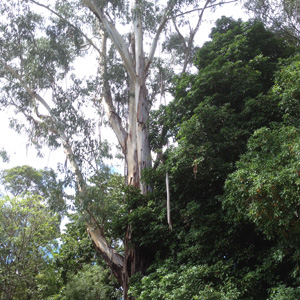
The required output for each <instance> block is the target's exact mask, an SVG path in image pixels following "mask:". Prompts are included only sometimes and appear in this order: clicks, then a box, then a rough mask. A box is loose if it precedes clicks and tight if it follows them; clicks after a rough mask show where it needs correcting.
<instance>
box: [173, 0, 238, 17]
mask: <svg viewBox="0 0 300 300" xmlns="http://www.w3.org/2000/svg"><path fill="white" fill-rule="evenodd" d="M208 2H210V1H208ZM235 2H238V0H231V1H228V2H219V3H216V4H212V5H210V6H207V7H206V8H195V9H192V10H188V11H185V12H183V13H180V14H178V15H176V16H173V17H174V18H178V17H181V16H184V15H186V14H190V13H192V12H195V11H200V10H204V9H208V8H213V7H216V6H221V5H224V4H230V3H235Z"/></svg>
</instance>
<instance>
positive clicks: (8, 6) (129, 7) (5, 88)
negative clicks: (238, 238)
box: [0, 0, 237, 297]
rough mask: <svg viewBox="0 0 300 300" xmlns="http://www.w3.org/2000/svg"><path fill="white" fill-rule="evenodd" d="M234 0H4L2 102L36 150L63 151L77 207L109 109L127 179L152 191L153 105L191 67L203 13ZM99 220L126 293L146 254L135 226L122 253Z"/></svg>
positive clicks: (93, 232)
mask: <svg viewBox="0 0 300 300" xmlns="http://www.w3.org/2000/svg"><path fill="white" fill-rule="evenodd" d="M236 1H237V0H228V1H225V0H203V1H193V0H169V1H166V2H164V3H161V2H159V1H145V0H132V1H126V0H123V1H121V0H112V1H100V0H82V1H78V0H70V1H63V0H57V1H55V3H54V1H53V3H52V4H49V3H50V2H49V1H35V0H26V1H9V2H4V3H1V4H0V12H1V14H2V16H3V17H2V21H1V24H0V54H1V58H0V78H1V91H2V92H1V100H0V101H1V106H2V107H3V108H7V107H8V106H12V107H13V108H14V110H15V112H16V113H21V114H22V115H23V119H22V122H21V121H20V119H18V120H17V121H16V120H12V121H11V124H12V126H14V127H15V128H16V130H18V131H20V132H21V131H25V132H26V133H27V134H28V136H29V138H30V141H31V142H32V143H33V144H34V145H36V146H37V147H38V148H39V147H40V146H41V145H42V144H46V145H48V146H49V147H51V148H57V147H59V146H62V147H63V149H64V151H65V154H66V156H67V158H68V161H69V164H70V166H71V168H72V170H73V174H74V178H75V181H76V187H77V191H78V197H77V198H78V199H79V200H78V201H79V202H81V203H82V202H87V201H88V200H89V199H88V197H87V194H88V193H87V188H88V181H87V178H88V177H89V176H92V175H95V174H99V166H100V165H101V164H100V163H99V161H100V156H101V150H100V148H101V147H100V141H99V139H98V138H96V128H97V123H98V122H99V119H100V117H101V113H102V107H104V109H105V112H106V118H107V121H108V123H109V124H110V126H111V128H112V129H113V131H114V133H115V135H116V137H117V139H118V143H119V145H120V148H121V151H122V154H123V156H124V158H125V163H126V166H127V172H126V177H127V184H129V185H132V186H134V187H135V188H137V189H140V192H141V193H142V194H146V193H147V192H148V191H149V189H151V187H149V186H147V185H146V184H145V183H143V182H142V180H141V176H142V172H143V170H144V169H145V168H149V167H151V148H150V144H149V129H148V121H149V111H150V108H151V105H152V103H153V102H154V100H155V98H156V96H157V94H158V93H159V92H161V93H163V91H164V90H166V89H167V83H168V80H170V79H171V78H172V76H173V75H174V72H175V71H174V69H175V67H179V69H178V72H179V73H180V72H186V71H187V70H188V68H189V65H190V62H191V60H192V56H193V52H194V49H195V47H194V39H195V35H196V33H197V32H198V30H199V28H200V25H201V21H202V19H203V16H204V13H205V12H206V11H207V10H213V9H215V8H216V7H217V6H219V5H223V4H226V3H231V2H236ZM157 48H160V50H161V51H160V55H159V57H155V53H156V52H157ZM78 57H85V58H86V59H87V58H89V59H94V60H95V64H96V65H97V66H98V73H97V76H96V77H93V78H92V77H90V78H88V79H85V80H84V79H82V78H79V77H78V76H77V75H78V74H77V75H74V74H73V73H74V72H73V73H72V68H73V66H74V62H76V58H78ZM98 184H100V185H101V182H100V183H98ZM85 207H86V208H87V210H88V207H89V205H88V204H87V205H85ZM89 215H91V214H89ZM95 220H96V218H95V217H94V216H92V217H91V218H90V219H88V218H87V225H88V232H89V234H90V236H91V237H92V239H93V241H94V243H95V245H96V247H97V249H98V250H99V252H100V253H101V255H102V257H103V258H104V259H105V261H106V262H107V264H108V265H109V267H110V268H111V270H112V272H113V273H114V275H115V276H116V278H117V279H118V281H119V283H120V284H121V285H123V287H124V293H125V297H127V295H126V291H127V287H128V278H129V277H130V276H131V275H132V274H134V273H136V272H138V271H141V272H143V271H144V270H145V267H146V266H145V264H144V257H143V255H142V253H138V250H137V249H128V242H129V241H130V237H131V235H132V232H131V229H130V226H128V229H127V233H126V234H125V233H124V236H125V237H124V241H125V243H124V244H125V254H124V255H121V254H119V253H118V252H117V251H115V250H114V249H113V248H112V247H111V245H110V244H109V242H108V240H107V239H106V238H105V235H104V234H103V232H102V231H101V230H100V226H99V225H98V222H96V221H95Z"/></svg>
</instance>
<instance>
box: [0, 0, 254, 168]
mask: <svg viewBox="0 0 300 300" xmlns="http://www.w3.org/2000/svg"><path fill="white" fill-rule="evenodd" d="M223 15H224V16H227V17H233V18H234V19H238V18H241V19H243V20H247V19H249V18H250V16H249V15H247V14H246V13H245V12H244V11H243V10H242V8H241V6H240V5H239V4H227V5H224V6H223V7H219V8H217V9H216V11H215V12H213V13H210V12H209V11H207V12H206V14H204V18H203V22H202V24H201V27H200V29H199V32H198V34H197V35H196V38H195V42H196V44H197V45H198V46H201V45H202V44H203V43H204V42H205V41H208V40H209V33H210V30H211V28H212V27H213V25H214V23H215V21H216V20H217V19H218V18H220V17H221V16H223ZM158 51H160V47H158ZM75 70H76V72H78V73H80V75H81V77H89V76H90V75H95V74H96V72H97V64H95V59H94V58H93V57H89V56H85V57H81V58H78V59H77V61H76V63H75ZM66 85H67V82H66ZM11 117H15V114H14V111H13V110H8V109H6V110H2V111H0V128H1V130H0V150H1V149H4V150H6V151H7V153H8V155H9V157H10V162H9V163H3V162H2V160H1V159H0V169H4V168H11V167H14V166H20V165H30V166H32V167H34V168H38V169H42V168H45V167H48V168H54V169H55V168H56V166H57V164H58V163H62V164H64V162H65V154H64V152H63V150H62V149H57V150H55V151H52V150H51V149H48V148H47V149H43V151H42V152H43V154H44V156H43V157H37V151H36V150H35V148H34V147H33V146H30V145H29V144H28V141H27V138H26V136H23V135H19V134H17V133H16V132H15V131H14V130H13V129H11V128H10V127H9V119H10V118H11ZM101 137H102V139H107V140H108V141H109V143H112V144H113V145H116V144H117V140H116V138H115V136H114V133H113V132H112V130H111V129H110V128H105V129H103V128H101ZM116 170H118V171H120V172H121V170H122V167H120V166H119V167H118V168H117V169H116Z"/></svg>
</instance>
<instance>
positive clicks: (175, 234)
mask: <svg viewBox="0 0 300 300" xmlns="http://www.w3.org/2000/svg"><path fill="white" fill-rule="evenodd" d="M25 2H26V5H25V6H24V7H25V8H24V9H25V11H27V10H28V11H27V15H26V18H25V17H24V18H23V17H22V16H21V15H14V13H15V12H14V11H13V10H9V9H8V6H6V5H4V4H3V5H2V4H0V8H1V9H2V13H4V12H6V13H7V12H9V13H8V16H9V18H10V19H7V20H6V21H4V22H3V23H2V24H1V27H0V33H1V35H0V51H1V53H2V58H1V59H0V77H1V81H0V84H1V86H2V92H1V98H0V104H1V109H2V110H5V109H7V108H8V107H13V108H14V109H15V112H16V113H21V114H23V118H24V120H23V119H22V120H17V119H16V120H12V121H11V124H12V127H13V128H14V129H16V130H17V131H18V132H20V133H26V134H27V135H28V138H29V140H30V141H31V142H32V143H33V144H34V145H35V146H36V147H37V148H38V149H41V147H42V145H47V146H48V147H52V148H56V147H64V149H65V153H66V156H67V158H68V160H69V164H70V166H68V164H67V163H66V164H65V165H61V166H60V167H59V168H58V169H57V170H52V169H41V170H37V169H34V168H32V167H30V166H19V167H14V168H11V169H5V170H2V171H1V185H2V193H1V200H0V206H1V210H0V299H3V300H23V299H26V300H27V299H28V300H30V299H33V300H38V299H47V300H77V299H78V300H79V299H87V300H94V299H107V300H108V299H110V300H112V299H122V297H124V298H125V299H149V300H150V299H161V300H162V299H164V300H168V299H170V300H171V299H180V300H185V299H186V300H191V299H203V300H204V299H205V300H234V299H239V300H289V299H290V300H295V299H300V269H299V268H300V246H299V245H300V193H299V192H300V131H299V126H300V123H299V122H300V121H299V116H300V52H299V38H300V31H299V28H300V27H299V24H300V20H299V16H300V7H299V4H298V2H297V1H275V2H276V3H277V4H278V9H279V11H280V14H278V13H277V12H276V11H275V9H273V10H272V9H271V7H273V8H274V3H275V2H272V1H271V2H268V1H249V3H245V5H246V6H247V8H248V9H249V10H251V11H253V12H254V13H255V15H256V18H255V19H251V20H249V21H246V22H244V21H242V20H234V19H232V18H227V17H222V18H220V19H218V20H217V21H216V22H215V26H214V27H213V28H212V30H211V34H210V40H209V41H208V42H206V43H205V44H204V45H203V46H202V47H196V46H192V44H189V42H191V43H192V42H194V40H193V38H194V36H195V35H193V30H192V29H190V35H189V36H188V37H183V36H182V35H181V31H180V28H181V27H180V26H183V25H184V24H183V23H184V22H183V21H182V22H183V23H181V22H178V23H176V22H175V21H174V20H173V25H172V26H173V27H174V30H175V33H176V34H175V33H174V34H173V35H170V36H168V37H167V38H166V40H165V41H164V47H165V49H166V53H173V54H174V53H175V54H176V55H175V56H174V55H173V58H172V59H173V60H171V61H168V62H167V60H164V58H162V57H160V58H155V57H152V66H153V69H151V68H150V67H149V69H147V66H146V67H145V69H146V72H145V74H146V73H147V74H148V72H149V74H150V75H147V76H149V77H147V78H148V79H147V80H148V81H149V82H150V83H149V82H148V83H147V81H145V82H142V83H140V86H139V87H135V88H138V89H139V92H138V94H139V95H141V94H143V92H144V86H145V85H147V86H148V91H149V95H147V96H145V99H146V101H148V102H149V103H150V102H151V101H153V102H154V98H155V97H157V96H159V95H160V97H163V96H165V94H168V95H169V97H172V101H170V102H169V104H165V105H160V106H159V107H158V108H157V109H152V110H150V108H149V111H148V115H149V118H148V119H147V120H146V121H145V123H143V126H144V127H143V126H141V127H142V130H143V128H145V127H147V130H148V131H147V134H146V135H145V136H146V137H145V136H144V137H143V139H147V141H148V142H149V147H150V150H151V153H152V154H153V155H152V156H153V157H154V156H155V159H153V162H152V164H151V167H150V166H148V165H147V166H146V167H145V168H143V169H142V170H139V171H140V174H141V177H140V178H138V179H132V180H130V178H127V177H128V176H129V175H128V174H129V173H130V170H129V169H130V166H129V165H130V159H129V152H126V151H127V150H128V148H126V146H125V144H123V143H122V135H124V136H125V131H124V132H123V131H122V130H120V132H119V133H118V134H119V135H118V134H117V136H118V141H119V143H120V149H119V150H120V151H119V152H120V153H119V154H118V157H121V159H123V161H125V162H126V163H127V165H128V173H126V174H125V176H123V175H120V174H119V173H116V172H114V169H113V168H111V167H109V164H108V163H107V162H108V161H109V160H110V159H112V154H111V148H110V145H109V143H108V142H107V141H103V140H99V139H96V138H95V135H96V134H95V131H93V130H95V128H96V125H95V124H94V123H93V121H92V119H87V118H85V116H84V112H85V113H86V112H87V115H89V114H91V111H89V110H87V106H86V104H85V103H86V101H90V102H93V104H94V105H95V107H96V108H97V113H96V114H95V115H96V117H95V118H96V119H97V118H100V116H101V118H102V113H103V111H102V110H101V109H100V105H99V104H98V103H96V102H97V99H95V98H92V95H94V94H93V92H94V91H95V89H97V85H96V83H95V82H96V81H99V82H101V84H102V88H104V90H102V93H103V94H104V98H105V99H104V98H103V99H104V100H103V103H104V102H105V101H106V102H105V103H106V105H107V106H109V104H111V105H112V106H109V107H110V110H109V112H110V114H108V115H107V119H108V120H106V123H109V122H111V123H110V126H111V127H112V128H114V126H119V125H114V123H113V122H116V123H118V122H119V123H120V124H121V123H122V122H123V121H122V120H121V118H123V117H124V115H126V111H127V113H128V115H129V116H130V111H131V109H132V108H131V104H130V103H131V102H130V101H131V100H130V99H131V98H132V94H130V91H132V90H131V88H132V86H131V84H132V82H133V84H136V82H135V81H134V80H133V79H132V78H131V75H130V70H131V67H130V61H131V60H130V59H129V58H128V57H127V58H126V57H125V58H124V57H123V56H122V53H123V54H124V53H125V52H122V51H123V50H122V47H123V46H122V45H121V44H118V45H119V46H115V45H116V44H114V43H116V41H122V40H121V37H120V40H119V37H118V38H117V39H116V41H114V40H113V38H112V37H110V38H111V40H112V41H113V42H112V43H111V44H109V43H108V44H107V48H105V47H103V48H101V49H100V48H98V46H97V47H96V46H95V49H96V50H97V49H98V50H99V51H100V52H101V53H102V54H101V55H102V56H101V55H100V56H99V57H105V59H107V61H109V62H110V63H111V65H110V67H109V68H107V69H106V67H103V66H106V62H105V61H101V59H99V60H98V62H97V63H99V64H100V66H102V67H103V68H101V67H100V69H99V73H98V75H97V78H96V79H95V81H93V80H92V79H87V80H86V82H85V80H83V79H77V78H75V77H74V76H73V77H72V75H71V78H70V80H72V81H73V83H72V87H71V88H70V89H69V90H64V89H63V88H60V87H59V84H60V83H59V82H60V80H62V78H64V76H66V74H67V72H69V71H70V69H71V67H70V64H71V61H72V60H73V58H74V57H75V56H76V55H81V54H80V53H81V51H82V48H84V47H86V45H84V40H85V41H86V40H88V39H89V38H88V36H87V35H85V34H84V33H83V31H81V30H79V29H78V28H80V27H79V25H78V26H77V24H76V26H77V27H72V26H71V25H70V24H71V23H70V22H71V21H72V22H77V21H78V22H79V19H76V18H77V17H75V16H74V15H73V12H72V11H71V10H68V9H67V8H68V6H67V5H66V6H64V5H63V4H62V3H63V1H62V2H61V3H60V2H58V3H57V5H56V7H55V9H56V11H57V12H58V13H59V14H60V17H59V18H58V21H57V20H56V19H55V18H54V17H53V20H52V21H53V24H54V25H51V26H50V25H49V26H48V27H47V32H46V35H45V36H43V35H42V36H40V37H39V38H36V36H34V34H33V33H34V32H35V34H40V32H39V30H37V31H34V30H35V28H34V26H37V24H41V23H40V21H41V20H40V19H39V18H40V17H39V16H38V15H35V14H34V13H32V11H30V9H28V7H30V5H31V4H32V3H35V2H36V1H24V3H25ZM83 2H85V4H86V5H88V4H87V3H88V2H90V3H94V4H95V3H97V1H83ZM104 2H105V1H104ZM106 2H107V3H106V4H102V5H103V7H101V9H103V11H105V5H108V7H109V8H111V9H112V8H115V11H116V12H117V15H118V14H120V12H121V10H119V11H118V9H120V7H119V5H120V3H121V1H120V3H119V1H106ZM134 2H135V1H134ZM175 2H176V1H170V3H169V2H168V3H169V5H173V4H174V7H175V8H176V5H178V7H179V10H177V11H175V10H174V11H171V10H170V11H167V12H168V14H169V13H170V14H171V13H174V14H175V15H176V16H177V15H179V14H180V9H181V8H182V7H183V6H184V5H187V2H189V1H177V2H176V5H175ZM192 2H193V1H190V2H189V3H188V4H190V3H192ZM216 2H217V1H207V2H206V4H205V5H206V6H207V7H208V6H209V5H212V6H213V4H214V3H216ZM27 3H28V7H27ZM122 3H123V4H124V3H125V4H126V3H127V2H126V1H124V2H122ZM137 3H139V4H141V3H144V4H145V5H146V4H149V3H148V1H137ZM125 4H124V5H125ZM95 5H96V4H95ZM99 5H100V4H99ZM109 5H111V6H109ZM194 5H195V6H194V9H197V5H196V4H194ZM272 5H273V6H272ZM280 5H283V6H282V7H283V8H284V9H282V10H281V8H282V7H281V6H280ZM15 7H17V5H16V6H15ZM174 7H173V8H174ZM276 7H277V6H276ZM138 8H140V7H137V8H136V9H138ZM147 9H148V10H151V9H152V7H150V6H147ZM48 10H49V7H48ZM91 10H92V9H91ZM92 11H93V10H92ZM101 11H102V10H100V11H99V12H97V11H96V10H95V9H94V11H93V13H94V15H96V16H97V13H99V16H100V17H99V18H100V19H101V18H102V17H101ZM103 11H102V13H103ZM151 12H152V10H151ZM202 12H204V9H202ZM52 13H53V12H52ZM58 13H57V14H58ZM139 13H140V11H139V10H137V11H136V12H135V14H136V15H139ZM174 14H173V15H172V17H173V18H174V16H175V15H174ZM107 15H108V13H107ZM155 15H157V16H159V10H157V11H155ZM61 16H64V17H63V18H62V17H61ZM143 16H144V15H143ZM167 16H168V15H167ZM56 17H57V15H56ZM81 17H82V16H80V18H81ZM93 17H94V16H93ZM127 17H128V16H127ZM144 17H145V19H144V20H142V23H143V22H144V23H143V24H144V25H143V26H144V27H146V25H145V24H149V23H147V22H149V20H148V19H146V18H148V17H149V16H148V15H146V16H144ZM160 17H161V19H159V20H155V22H156V23H157V24H163V22H164V17H165V15H164V14H162V15H161V16H160ZM78 18H79V17H78ZM82 18H85V19H84V22H85V23H84V24H88V22H90V23H92V22H93V19H92V16H87V15H84V17H82ZM128 18H129V17H128ZM201 18H202V16H201ZM133 19H134V20H137V19H138V18H137V19H135V18H133ZM167 19H168V17H167ZM167 19H166V20H167ZM146 20H148V21H147V22H146ZM168 20H169V19H168ZM199 20H201V19H200V18H199ZM25 21H26V22H25ZM81 21H82V19H81ZM10 22H11V23H10ZM13 22H17V23H15V24H16V25H14V26H13V25H12V23H13ZM18 22H19V23H18ZM22 22H23V23H22ZM101 22H102V23H101V24H105V16H104V15H103V19H101ZM153 22H154V21H153ZM160 22H161V23H160ZM142 23H141V24H142ZM109 24H113V20H111V23H109ZM163 25H164V24H163ZM99 26H100V25H99ZM107 26H111V25H107ZM135 26H137V27H139V26H138V24H135ZM100 27H101V26H100ZM103 27H104V29H105V25H103ZM20 28H21V29H20ZM82 28H83V29H85V28H84V27H82ZM109 28H110V29H111V30H113V28H114V27H109ZM159 28H160V27H159ZM23 29H24V30H23ZM100 29H101V28H100ZM93 30H94V33H95V32H97V33H95V36H97V34H99V32H100V31H101V30H99V28H97V26H96V25H94V28H93ZM145 30H146V29H145ZM101 32H102V31H101ZM104 32H105V31H104ZM149 32H150V33H151V30H150V31H149ZM195 32H196V27H195ZM150 33H149V34H150ZM152 33H153V32H152ZM153 34H154V36H155V37H156V35H155V32H154V33H153ZM99 36H100V37H101V42H102V46H103V45H104V41H106V39H107V38H108V37H106V36H104V35H103V33H101V34H99ZM8 37H9V38H10V39H8ZM12 38H14V40H13V41H14V43H11V44H10V40H12ZM18 39H19V40H18ZM99 39H100V38H99ZM16 41H18V42H20V41H21V42H20V43H19V44H16V43H17V42H16ZM137 41H138V38H137V36H136V39H135V42H136V43H137ZM88 42H90V43H92V41H91V40H90V41H88ZM195 42H196V41H195ZM34 43H36V44H34ZM120 43H121V42H120ZM128 43H129V44H127V45H129V48H130V47H134V46H132V44H131V42H128ZM20 45H21V46H22V47H23V48H22V49H21V48H20V47H21V46H20ZM105 45H106V44H105ZM184 45H185V46H186V48H184ZM109 47H111V48H110V49H108V48H109ZM114 47H115V48H114ZM118 47H120V49H121V50H120V49H118ZM116 49H117V50H116ZM187 49H188V50H187ZM37 50H38V51H37ZM42 51H44V52H42ZM104 51H105V53H107V56H105V55H103V53H104ZM117 51H119V52H118V53H120V57H118V56H117V55H116V54H115V52H117ZM131 51H132V52H128V55H130V57H133V58H134V59H136V57H138V53H139V52H138V51H139V50H138V47H137V48H135V50H131ZM187 51H189V53H188V56H185V54H186V53H187ZM41 53H44V54H45V55H44V56H43V54H41ZM140 53H142V52H140ZM73 56H74V57H73ZM42 57H43V58H44V61H42V60H41V58H42ZM149 57H150V58H151V56H149ZM121 61H123V63H121ZM145 61H146V62H147V60H145ZM124 62H125V63H124ZM126 62H127V65H126ZM139 64H140V65H139ZM172 64H173V65H174V66H175V65H176V66H178V65H179V66H180V65H181V67H182V72H178V73H176V72H175V71H174V70H172V67H171V68H170V66H172ZM108 65H109V64H108ZM124 65H125V67H124ZM128 65H129V66H128ZM141 65H142V63H139V62H138V59H137V60H136V63H135V64H134V66H135V67H136V66H139V67H138V68H137V69H139V70H140V69H142V66H141ZM17 68H18V70H17ZM66 70H67V72H66ZM51 72H53V73H51ZM55 72H56V73H55ZM106 72H107V73H106ZM136 72H137V74H140V73H139V71H138V70H137V71H136ZM151 72H152V73H151ZM128 74H129V75H128ZM101 76H102V77H103V78H102V77H101ZM106 76H107V77H106ZM109 76H112V77H109ZM125 77H126V80H124V78H125ZM130 78H131V79H130ZM157 78H158V82H156V81H155V80H156V79H157ZM106 79H109V80H110V85H109V84H108V81H106ZM124 82H125V83H124ZM123 85H125V86H127V89H126V88H124V86H123ZM105 88H106V90H105ZM122 89H124V90H122ZM42 90H52V96H51V97H52V98H51V97H50V98H51V100H49V103H50V105H49V106H48V108H49V109H46V110H48V111H47V113H49V114H48V115H47V114H46V113H45V112H44V111H43V110H42V109H41V104H38V102H39V103H42V104H43V101H44V99H43V98H42V97H41V96H40V94H41V91H42ZM108 90H109V92H108ZM118 91H119V92H118ZM128 91H129V92H128ZM150 96H153V98H151V99H150ZM139 97H140V98H139V99H142V98H143V97H142V96H139ZM141 97H142V98H141ZM110 98H111V99H112V98H114V102H112V101H111V102H109V101H110ZM78 99H79V100H78ZM86 99H89V100H86ZM128 99H129V100H128ZM135 99H136V100H135V101H138V100H137V98H135ZM132 101H133V100H132ZM139 101H140V100H139ZM143 101H144V100H143ZM44 102H45V101H44ZM139 103H143V102H142V101H141V102H139ZM151 104H152V102H151ZM55 105H56V106H55ZM141 105H142V104H141ZM44 107H46V108H47V105H44ZM122 109H123V111H122ZM138 109H139V108H138ZM139 112H142V110H139ZM112 115H113V116H112ZM137 115H138V116H137V118H139V114H137ZM146 115H147V114H146ZM116 116H117V117H116ZM143 116H144V115H143ZM118 118H119V119H118ZM61 120H62V121H61ZM101 120H102V119H101ZM129 122H130V118H129ZM140 124H142V121H141V120H139V122H138V125H137V128H136V132H138V131H139V130H140V129H139V127H138V126H139V125H140ZM121 125H122V124H121ZM123 125H124V124H123ZM128 126H129V127H128ZM130 126H131V125H128V124H127V127H124V128H125V129H126V130H128V133H129V134H128V136H126V140H127V139H130V138H131V134H130ZM118 128H119V129H120V128H121V129H122V127H118ZM134 130H135V129H134ZM133 132H135V131H133ZM137 135H138V134H137ZM127 145H129V144H127ZM123 146H124V147H123ZM122 147H123V148H122ZM128 147H129V146H128ZM154 154H155V155H154ZM1 157H2V159H3V161H7V160H9V153H6V152H5V151H4V150H2V151H1ZM134 176H135V175H134ZM124 177H125V178H124ZM132 178H134V177H132ZM166 179H167V180H166ZM135 180H136V181H135ZM134 182H135V184H134ZM166 182H167V183H166ZM167 198H168V201H167V200H166V199H167ZM169 207H170V211H169ZM66 217H68V219H69V223H68V224H67V225H66V229H65V231H64V232H61V231H60V223H61V220H62V219H64V218H66ZM87 228H88V233H87ZM102 245H104V246H102ZM101 247H103V248H101Z"/></svg>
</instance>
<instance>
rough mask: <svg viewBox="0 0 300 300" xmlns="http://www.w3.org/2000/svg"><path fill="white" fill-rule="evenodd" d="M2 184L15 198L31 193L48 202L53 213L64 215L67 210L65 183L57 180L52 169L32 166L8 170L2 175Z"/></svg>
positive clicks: (0, 177)
mask: <svg viewBox="0 0 300 300" xmlns="http://www.w3.org/2000/svg"><path fill="white" fill-rule="evenodd" d="M0 182H1V184H2V185H3V186H4V188H5V190H6V192H8V193H10V194H12V195H13V196H24V195H26V194H27V193H31V194H34V195H39V196H41V197H42V198H43V199H44V200H46V201H47V204H48V205H49V207H50V208H51V209H52V210H53V211H56V212H60V213H62V212H63V211H64V210H65V208H66V204H65V201H64V196H65V195H64V193H63V187H64V183H63V182H62V181H60V180H57V175H56V173H55V172H54V171H53V170H51V169H44V170H36V169H34V168H32V167H30V166H18V167H14V168H11V169H6V170H3V171H2V172H1V174H0Z"/></svg>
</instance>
